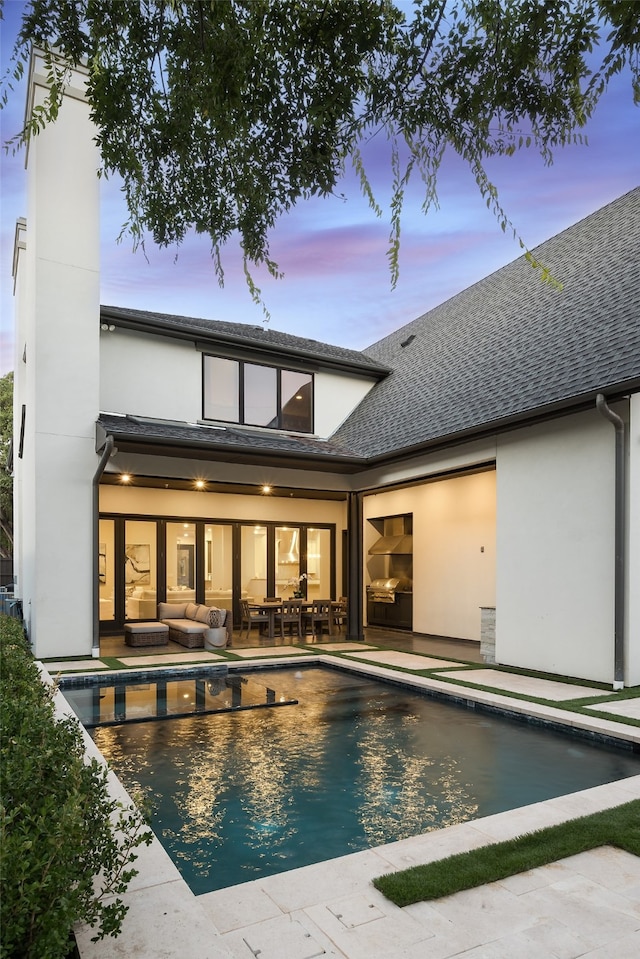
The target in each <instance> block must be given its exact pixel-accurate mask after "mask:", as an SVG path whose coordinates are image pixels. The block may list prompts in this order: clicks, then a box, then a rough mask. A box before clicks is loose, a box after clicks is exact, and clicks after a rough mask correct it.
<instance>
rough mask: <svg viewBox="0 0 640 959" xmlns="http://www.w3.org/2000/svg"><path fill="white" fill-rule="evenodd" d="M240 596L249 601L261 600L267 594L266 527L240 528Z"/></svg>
mask: <svg viewBox="0 0 640 959" xmlns="http://www.w3.org/2000/svg"><path fill="white" fill-rule="evenodd" d="M240 549H241V564H240V590H241V596H242V597H243V598H246V599H248V600H249V602H258V603H260V602H262V600H263V599H264V597H265V596H266V595H267V528H266V526H243V527H242V529H241V540H240Z"/></svg>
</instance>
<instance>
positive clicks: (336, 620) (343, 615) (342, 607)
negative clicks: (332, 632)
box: [331, 596, 347, 631]
mask: <svg viewBox="0 0 640 959" xmlns="http://www.w3.org/2000/svg"><path fill="white" fill-rule="evenodd" d="M331 625H332V626H337V628H338V631H340V630H341V629H342V627H343V626H344V628H345V629H346V628H347V597H346V596H341V597H340V599H339V600H338V602H337V603H334V604H333V605H332V607H331Z"/></svg>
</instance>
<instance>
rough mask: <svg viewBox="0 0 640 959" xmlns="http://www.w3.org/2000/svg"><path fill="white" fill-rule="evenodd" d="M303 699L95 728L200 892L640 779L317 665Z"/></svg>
mask: <svg viewBox="0 0 640 959" xmlns="http://www.w3.org/2000/svg"><path fill="white" fill-rule="evenodd" d="M268 672H269V680H268V685H269V686H274V687H275V688H277V689H278V691H279V693H282V694H283V695H285V696H287V697H288V698H290V699H296V700H298V705H295V706H289V707H287V708H286V709H275V710H269V709H267V710H264V709H262V710H247V711H242V712H224V713H217V714H213V715H201V716H194V717H190V718H184V719H175V720H171V721H157V722H145V723H140V724H131V725H120V726H105V727H100V728H96V729H94V730H92V735H93V738H94V739H95V741H96V743H97V745H98V747H99V748H100V750H101V751H102V753H103V754H104V756H105V757H106V758H107V760H108V762H109V763H110V764H111V766H112V768H113V769H114V770H115V772H116V773H117V775H118V776H119V777H120V779H121V780H122V781H123V783H124V784H125V786H126V787H127V789H128V790H129V791H130V792H134V793H135V792H137V791H138V792H142V793H143V794H144V796H145V797H146V798H147V799H148V800H149V801H150V803H151V806H152V826H153V829H154V831H155V832H156V835H158V837H159V838H160V839H161V841H162V843H163V845H164V846H165V848H166V849H167V851H168V853H169V854H170V855H171V857H172V858H173V860H174V862H175V863H176V865H177V867H178V868H179V870H180V872H181V873H182V875H183V877H184V879H185V880H186V882H187V883H188V884H189V886H190V887H191V889H192V890H193V892H194V893H195V894H201V893H205V892H210V891H212V890H214V889H221V888H224V887H227V886H232V885H235V884H236V883H241V882H246V881H248V880H252V879H258V878H260V877H263V876H270V875H274V874H276V873H280V872H285V871H287V870H289V869H294V868H296V867H298V866H304V865H308V864H310V863H315V862H321V861H323V860H326V859H333V858H336V857H338V856H343V855H345V854H347V853H351V852H356V851H358V850H362V849H367V848H370V847H372V846H377V845H381V844H383V843H388V842H393V841H394V840H397V839H404V838H406V837H408V836H413V835H417V834H419V833H423V832H427V831H429V830H432V829H438V828H441V827H443V826H449V825H452V824H454V823H459V822H464V821H466V820H469V819H475V818H478V817H481V816H487V815H490V814H492V813H496V812H501V811H503V810H506V809H512V808H515V807H518V806H523V805H527V804H529V803H534V802H538V801H541V800H544V799H549V798H551V797H554V796H559V795H563V794H565V793H570V792H575V791H577V790H581V789H586V788H588V787H590V786H595V785H599V784H601V783H605V782H612V781H614V780H617V779H622V778H624V777H626V776H632V775H637V774H639V773H640V757H639V756H636V755H634V754H633V753H631V752H630V751H627V750H623V749H620V750H616V749H611V748H609V747H604V746H600V745H596V744H593V743H591V742H587V741H583V740H580V739H572V738H570V737H569V736H567V735H564V734H562V733H556V732H553V731H549V730H543V729H540V728H537V727H534V726H529V725H527V724H524V723H519V722H515V721H511V720H508V719H506V718H503V717H500V716H495V715H491V714H482V713H480V712H478V711H475V710H471V709H467V708H465V707H463V706H458V705H455V704H450V703H445V702H442V701H437V700H434V699H430V698H428V697H425V696H421V695H420V694H417V693H415V692H412V691H410V690H407V689H404V688H401V687H396V686H392V685H388V684H384V683H381V682H376V681H372V680H369V679H367V678H363V677H360V676H354V675H351V674H349V673H345V672H340V671H338V670H331V669H322V668H318V667H311V668H303V669H301V668H300V667H296V668H295V669H291V668H290V669H277V670H269V671H268Z"/></svg>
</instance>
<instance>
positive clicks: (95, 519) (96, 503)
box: [91, 436, 116, 659]
mask: <svg viewBox="0 0 640 959" xmlns="http://www.w3.org/2000/svg"><path fill="white" fill-rule="evenodd" d="M115 452H116V448H115V441H114V439H113V436H107V438H106V441H105V444H104V449H103V450H102V456H101V457H100V462H99V463H98V468H97V470H96V472H95V476H94V477H93V480H92V486H91V494H92V502H93V508H92V513H93V515H92V545H93V556H92V575H93V580H92V584H93V585H92V589H93V602H92V613H93V638H92V642H91V655H92V657H93V658H94V659H98V658H99V657H100V581H99V578H98V577H99V568H98V545H99V542H100V478H101V476H102V474H103V473H104V471H105V468H106V466H107V463H108V462H109V459H110V457H111V456H112V455H113V454H114V453H115Z"/></svg>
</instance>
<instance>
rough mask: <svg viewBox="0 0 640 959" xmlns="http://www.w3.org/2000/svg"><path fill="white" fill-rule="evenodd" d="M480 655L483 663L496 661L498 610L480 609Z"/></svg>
mask: <svg viewBox="0 0 640 959" xmlns="http://www.w3.org/2000/svg"><path fill="white" fill-rule="evenodd" d="M480 654H481V656H482V659H483V662H485V663H495V661H496V608H495V606H481V607H480Z"/></svg>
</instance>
